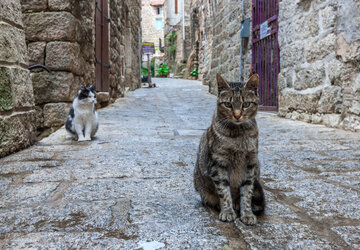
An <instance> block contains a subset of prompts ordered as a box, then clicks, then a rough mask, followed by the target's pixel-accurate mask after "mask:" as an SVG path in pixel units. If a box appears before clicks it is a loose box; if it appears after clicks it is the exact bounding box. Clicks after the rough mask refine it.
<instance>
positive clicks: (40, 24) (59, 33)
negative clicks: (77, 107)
mask: <svg viewBox="0 0 360 250" xmlns="http://www.w3.org/2000/svg"><path fill="white" fill-rule="evenodd" d="M21 4H22V11H23V15H24V19H23V20H24V26H25V33H26V41H27V45H28V51H29V63H30V65H32V64H44V65H46V66H47V67H49V68H50V69H51V70H52V72H51V73H48V72H46V71H44V70H33V72H32V73H31V79H32V82H33V86H34V96H35V104H36V112H37V120H36V121H37V122H36V123H37V128H38V129H44V128H57V127H59V126H62V125H63V124H64V121H65V118H66V115H67V113H68V110H69V107H70V105H71V102H72V100H73V99H74V97H75V96H76V92H77V90H78V89H79V87H80V86H81V85H90V84H94V79H95V71H94V53H93V51H94V39H93V37H94V27H95V26H94V24H93V23H94V20H93V19H94V6H95V5H94V4H93V3H92V1H75V0H65V1H63V0H61V1H60V0H21Z"/></svg>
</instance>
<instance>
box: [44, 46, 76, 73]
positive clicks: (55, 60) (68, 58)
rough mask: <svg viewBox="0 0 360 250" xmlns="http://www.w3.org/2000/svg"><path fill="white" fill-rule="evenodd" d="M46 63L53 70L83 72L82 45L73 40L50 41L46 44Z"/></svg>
mask: <svg viewBox="0 0 360 250" xmlns="http://www.w3.org/2000/svg"><path fill="white" fill-rule="evenodd" d="M45 64H46V65H47V66H48V67H50V68H51V69H52V70H64V71H71V72H73V73H75V74H77V75H81V74H83V70H82V64H83V59H82V57H81V53H80V45H79V44H78V43H71V42H49V43H48V44H47V45H46V58H45Z"/></svg>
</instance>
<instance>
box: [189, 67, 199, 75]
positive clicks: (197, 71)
mask: <svg viewBox="0 0 360 250" xmlns="http://www.w3.org/2000/svg"><path fill="white" fill-rule="evenodd" d="M190 75H191V76H198V75H199V68H195V69H194V70H193V71H191V73H190Z"/></svg>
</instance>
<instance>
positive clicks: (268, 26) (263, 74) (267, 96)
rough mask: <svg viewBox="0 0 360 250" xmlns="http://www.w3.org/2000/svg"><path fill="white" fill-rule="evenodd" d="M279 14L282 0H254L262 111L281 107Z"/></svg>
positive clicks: (254, 61) (254, 65) (254, 59)
mask: <svg viewBox="0 0 360 250" xmlns="http://www.w3.org/2000/svg"><path fill="white" fill-rule="evenodd" d="M278 14H279V2H278V0H252V71H253V73H257V74H259V77H260V79H259V89H258V91H259V99H260V110H270V111H277V110H278V74H279V72H280V50H279V43H278V31H279V25H278Z"/></svg>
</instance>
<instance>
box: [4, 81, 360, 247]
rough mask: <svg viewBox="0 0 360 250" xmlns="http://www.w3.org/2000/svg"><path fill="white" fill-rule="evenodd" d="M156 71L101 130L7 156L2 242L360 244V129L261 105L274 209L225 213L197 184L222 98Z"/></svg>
mask: <svg viewBox="0 0 360 250" xmlns="http://www.w3.org/2000/svg"><path fill="white" fill-rule="evenodd" d="M153 81H154V82H155V83H156V84H157V85H158V88H155V89H146V88H143V89H139V90H136V91H135V92H131V93H129V94H128V96H127V97H126V98H123V99H119V100H118V101H117V102H116V103H114V104H113V105H111V106H109V107H107V108H105V109H102V110H100V111H99V115H100V129H99V132H98V134H97V138H96V140H94V141H91V142H83V143H78V142H75V141H71V140H69V139H66V133H65V130H64V129H60V130H58V131H57V132H56V133H54V134H52V135H51V136H49V137H48V138H45V139H43V140H42V141H40V142H38V143H37V144H36V145H35V146H33V147H31V148H28V149H26V150H23V151H21V152H19V153H16V154H13V155H11V156H8V157H5V158H3V159H0V165H1V167H0V221H1V223H0V248H5V249H6V248H13V249H19V248H43V249H45V248H57V249H69V248H97V249H104V248H109V249H141V248H143V249H157V248H166V249H187V248H189V249H231V248H232V249H250V248H254V249H255V248H258V249H269V248H277V249H284V248H287V249H293V248H294V249H317V248H318V249H323V248H326V249H359V248H360V210H359V207H360V199H359V192H360V166H359V159H360V151H359V147H360V146H359V145H360V134H359V133H352V132H346V131H342V130H337V129H332V128H326V127H324V126H322V125H313V124H307V123H303V122H298V121H291V120H286V119H281V118H279V117H278V116H276V115H275V114H272V113H263V112H260V113H259V114H258V124H259V127H260V155H259V158H260V161H261V169H262V174H261V175H262V177H263V180H264V184H265V190H266V199H267V208H266V212H265V215H263V216H262V217H260V219H259V223H258V224H257V225H256V226H253V227H250V226H244V225H243V224H242V223H241V222H240V221H236V223H222V222H219V221H218V220H217V216H216V215H215V214H213V212H211V211H207V210H206V209H204V208H203V207H202V206H201V204H200V197H199V196H198V194H197V193H195V190H194V188H193V184H192V171H193V167H194V164H195V160H196V150H197V147H198V143H199V138H200V136H201V134H202V133H203V132H204V130H205V129H206V128H207V127H208V126H209V125H210V121H211V116H212V113H213V110H214V107H215V103H216V97H215V96H213V95H210V94H208V93H207V87H206V86H202V85H200V83H199V82H197V81H188V80H169V79H153Z"/></svg>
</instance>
